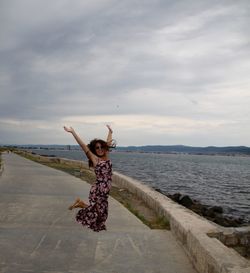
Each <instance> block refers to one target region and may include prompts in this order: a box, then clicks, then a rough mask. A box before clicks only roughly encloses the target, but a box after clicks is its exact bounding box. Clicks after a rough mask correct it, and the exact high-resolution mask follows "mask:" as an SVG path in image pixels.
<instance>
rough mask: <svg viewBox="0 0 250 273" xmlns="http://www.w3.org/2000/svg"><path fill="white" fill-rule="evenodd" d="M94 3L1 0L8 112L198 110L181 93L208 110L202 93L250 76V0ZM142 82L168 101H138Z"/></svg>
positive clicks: (2, 87)
mask: <svg viewBox="0 0 250 273" xmlns="http://www.w3.org/2000/svg"><path fill="white" fill-rule="evenodd" d="M83 2H86V4H83ZM87 2H88V1H75V2H74V3H72V2H69V1H63V2H62V1H55V2H50V3H49V4H48V3H47V2H46V1H41V2H39V1H38V7H39V8H38V9H37V8H35V7H34V4H32V1H26V2H25V1H24V2H23V4H22V5H23V6H21V7H20V3H19V4H18V1H12V2H11V3H10V2H7V1H2V2H1V5H2V7H3V9H0V10H4V11H6V12H5V14H4V16H3V17H1V18H2V19H0V22H1V26H0V39H1V41H3V44H2V46H1V45H0V59H1V62H0V75H1V77H0V94H1V101H0V116H1V117H2V118H13V119H14V118H16V119H36V120H56V119H60V118H62V117H63V116H70V115H95V114H97V115H102V114H103V115H106V114H115V115H116V114H120V115H121V114H127V113H129V114H131V113H134V114H145V113H151V114H159V115H160V114H162V115H167V114H169V115H179V113H181V114H184V115H187V113H191V114H194V115H195V113H193V112H194V111H193V109H191V108H186V109H185V111H184V110H183V112H182V111H180V110H181V109H180V108H181V107H182V108H183V106H182V105H181V106H180V105H178V101H177V100H176V97H175V96H176V94H177V93H178V94H180V96H183V101H185V100H186V101H187V104H190V105H192V106H194V105H195V107H197V108H198V107H199V106H200V103H198V104H196V101H199V102H200V100H202V94H205V95H207V94H209V92H210V91H211V90H214V89H216V88H217V86H220V85H221V84H222V83H225V82H227V83H228V85H229V86H230V84H232V83H235V82H242V81H246V70H247V67H249V66H248V63H249V56H250V49H249V37H250V36H249V29H248V26H249V23H250V22H249V21H250V20H249V1H237V3H236V2H235V1H231V0H230V1H226V0H225V1H215V0H214V1H198V0H197V1H193V0H192V1H191V0H190V1H178V2H176V1H170V0H169V1H163V0H162V1H160V0H159V1H143V3H135V2H134V1H92V2H91V3H87ZM25 3H26V4H27V5H28V4H29V5H30V7H31V9H30V10H29V11H28V10H26V9H25ZM49 6H50V8H48V9H47V8H45V7H49ZM32 7H33V9H32ZM19 8H20V14H19V13H18V12H19V10H18V9H19ZM8 14H9V16H8ZM10 15H12V17H11V16H10ZM13 15H16V18H15V16H13ZM185 26H186V28H185ZM236 66H237V69H238V71H237V69H236ZM236 71H237V72H238V73H236ZM141 90H151V91H147V92H153V91H152V90H157V91H158V92H159V93H160V94H161V95H162V101H161V102H158V101H154V107H149V105H150V103H151V101H149V102H148V103H147V102H146V101H145V103H144V105H142V104H140V100H139V98H136V99H134V100H132V99H131V96H132V95H133V94H141V93H140V92H142V91H141ZM198 95H199V96H200V97H199V98H196V96H198ZM186 96H190V98H191V99H190V98H189V97H188V98H186ZM171 99H172V101H173V105H168V107H167V108H166V107H165V101H168V100H171ZM175 100H176V101H175ZM191 114H190V115H191ZM211 115H213V113H211Z"/></svg>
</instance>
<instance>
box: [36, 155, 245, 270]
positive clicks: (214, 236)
mask: <svg viewBox="0 0 250 273" xmlns="http://www.w3.org/2000/svg"><path fill="white" fill-rule="evenodd" d="M36 157H38V158H39V159H40V160H41V159H42V160H43V161H44V162H57V163H64V164H68V165H72V166H78V167H80V168H81V171H80V172H84V170H85V169H86V168H88V166H87V163H85V162H82V161H77V160H69V159H63V158H55V157H42V156H38V155H36ZM113 183H114V184H115V185H117V186H118V187H120V188H124V189H127V190H128V191H130V192H132V193H134V194H136V195H137V196H138V197H139V198H141V199H142V200H143V201H144V202H145V203H146V204H147V205H148V206H149V207H150V208H152V209H153V210H154V211H155V212H157V213H158V214H159V215H161V216H165V217H166V218H168V220H169V222H170V227H171V232H172V233H173V234H174V236H175V237H176V239H177V240H179V241H180V242H181V244H182V245H183V247H184V249H185V250H186V252H187V254H188V255H189V257H190V259H191V261H192V262H193V265H194V266H195V268H196V269H197V271H198V272H199V273H250V262H249V260H247V259H245V258H244V257H242V256H241V255H240V254H239V253H238V252H236V251H235V250H234V249H232V248H230V247H229V246H230V245H228V246H227V245H226V241H228V240H229V238H230V240H231V241H234V242H235V241H236V240H241V239H242V237H244V240H245V243H246V244H249V240H250V239H249V236H248V234H249V229H248V228H246V230H245V232H244V230H243V231H241V232H237V230H239V229H237V228H235V229H232V228H224V227H220V226H218V225H216V224H215V223H212V222H210V221H208V220H206V219H205V218H203V217H201V216H199V215H197V214H195V213H194V212H192V211H190V210H188V209H186V208H185V207H183V206H181V205H179V204H177V203H175V202H174V201H172V200H171V199H169V198H168V197H166V196H164V195H162V194H161V193H159V192H157V191H155V190H154V189H152V188H150V187H149V186H147V185H145V184H143V183H141V182H139V181H137V180H135V179H132V178H130V177H128V176H125V175H123V174H120V173H118V172H114V174H113ZM237 236H238V237H237ZM236 237H237V238H238V239H235V238H236Z"/></svg>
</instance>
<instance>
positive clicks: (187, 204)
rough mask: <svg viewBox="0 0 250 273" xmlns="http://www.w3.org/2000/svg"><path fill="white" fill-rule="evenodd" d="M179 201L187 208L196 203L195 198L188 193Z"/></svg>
mask: <svg viewBox="0 0 250 273" xmlns="http://www.w3.org/2000/svg"><path fill="white" fill-rule="evenodd" d="M179 203H180V204H181V205H182V206H184V207H186V208H189V207H191V206H192V205H193V204H194V202H193V200H192V199H191V198H190V197H189V196H188V195H184V196H182V197H181V198H180V200H179Z"/></svg>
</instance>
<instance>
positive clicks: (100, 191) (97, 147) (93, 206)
mask: <svg viewBox="0 0 250 273" xmlns="http://www.w3.org/2000/svg"><path fill="white" fill-rule="evenodd" d="M107 128H108V137H107V141H104V140H102V139H93V140H92V141H91V142H90V143H89V144H88V145H86V144H85V143H84V142H83V141H82V140H81V138H80V137H79V136H78V135H77V134H76V132H75V130H74V129H73V128H72V127H65V126H64V130H65V131H66V132H68V133H71V134H72V135H73V137H74V138H75V140H76V142H77V143H78V144H79V145H80V147H81V148H82V150H83V151H84V153H85V154H86V156H87V157H88V159H89V166H90V167H93V168H94V171H95V175H96V182H95V183H94V184H93V185H92V186H91V189H90V192H89V204H86V203H85V202H84V201H82V200H80V198H77V199H76V201H75V203H74V204H73V205H71V206H70V207H69V209H70V210H72V209H75V208H80V210H79V211H78V212H77V214H76V221H77V222H78V223H81V224H82V225H83V226H86V227H88V228H90V229H92V230H93V231H101V230H106V225H105V222H106V220H107V218H108V196H109V191H110V189H111V182H112V163H111V161H110V159H109V157H108V156H109V150H110V148H114V146H115V145H114V144H113V141H112V133H113V131H112V129H111V128H110V126H109V125H107Z"/></svg>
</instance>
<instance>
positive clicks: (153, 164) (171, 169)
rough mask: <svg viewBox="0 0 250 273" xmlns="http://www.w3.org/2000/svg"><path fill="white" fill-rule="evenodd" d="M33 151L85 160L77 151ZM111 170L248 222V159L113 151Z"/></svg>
mask: <svg viewBox="0 0 250 273" xmlns="http://www.w3.org/2000/svg"><path fill="white" fill-rule="evenodd" d="M32 152H34V153H37V154H40V155H52V156H58V157H63V158H68V159H75V160H83V161H87V158H86V156H85V154H84V153H83V152H82V151H80V150H44V149H35V150H32ZM110 158H111V160H112V164H113V170H114V171H117V172H120V173H122V174H124V175H127V176H130V177H132V178H135V179H137V180H139V181H140V182H141V183H144V184H147V185H149V186H151V187H152V188H157V189H160V190H161V191H163V192H164V193H166V194H167V193H170V194H173V193H177V192H178V193H181V194H185V195H189V196H190V197H191V198H192V199H195V200H197V201H199V202H201V203H202V204H206V205H211V206H214V205H217V206H221V207H222V208H223V211H224V214H225V215H228V216H233V217H243V218H244V219H245V220H246V221H250V157H247V156H222V155H190V154H160V153H139V152H119V151H112V152H111V153H110Z"/></svg>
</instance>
